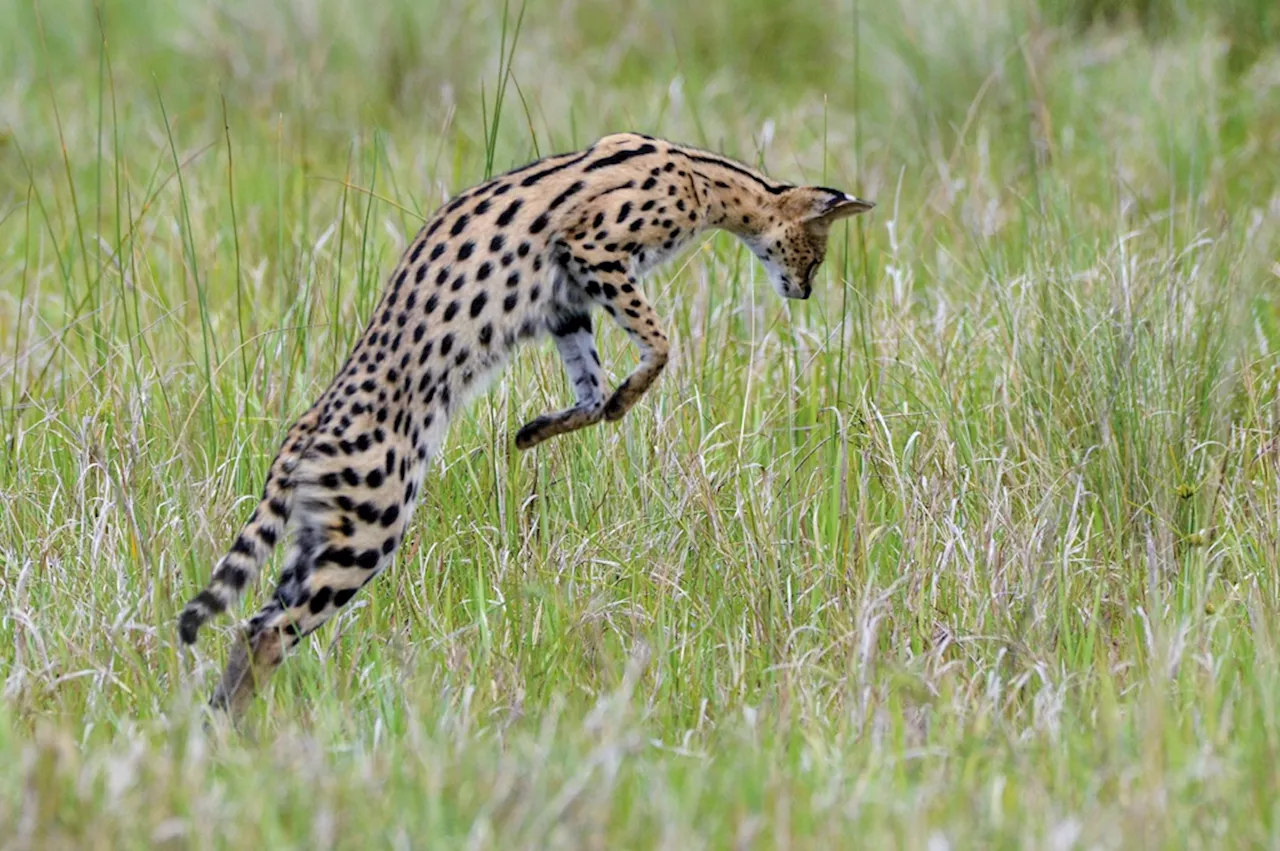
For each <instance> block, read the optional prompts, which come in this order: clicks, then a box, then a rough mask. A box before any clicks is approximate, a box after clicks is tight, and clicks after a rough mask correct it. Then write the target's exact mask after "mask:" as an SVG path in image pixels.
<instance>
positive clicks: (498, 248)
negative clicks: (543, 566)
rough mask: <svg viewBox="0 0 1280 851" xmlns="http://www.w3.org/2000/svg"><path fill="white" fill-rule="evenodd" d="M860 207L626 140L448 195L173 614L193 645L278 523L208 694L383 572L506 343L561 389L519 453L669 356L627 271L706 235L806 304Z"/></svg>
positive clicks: (269, 658)
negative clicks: (533, 343)
mask: <svg viewBox="0 0 1280 851" xmlns="http://www.w3.org/2000/svg"><path fill="white" fill-rule="evenodd" d="M872 206H873V205H872V204H871V203H870V202H867V201H862V200H859V199H858V198H855V197H853V196H851V195H848V194H846V193H844V192H841V191H839V190H835V189H827V188H824V187H816V186H791V185H787V184H783V183H778V182H776V181H773V180H771V179H770V178H768V177H766V176H765V175H763V174H761V173H760V172H758V171H756V170H755V169H752V168H750V167H748V166H746V165H743V164H742V163H739V162H736V161H734V160H731V159H728V158H725V157H723V156H720V155H718V154H714V153H710V152H707V151H702V150H698V149H695V148H690V147H686V146H683V145H679V144H675V143H672V142H668V141H664V140H661V139H655V138H652V137H650V136H643V135H639V134H630V133H623V134H616V135H611V136H606V137H604V138H602V139H600V140H599V141H598V142H596V143H595V144H594V145H592V146H591V147H589V148H587V149H586V150H584V151H580V152H576V153H569V154H560V155H557V156H552V157H548V158H546V159H543V160H539V161H538V162H535V163H532V164H530V165H527V166H524V167H522V168H519V169H516V170H514V171H511V172H508V173H506V174H504V175H501V176H499V177H496V178H493V179H492V180H489V181H487V182H485V183H482V184H480V185H479V186H476V187H473V188H471V189H468V190H467V191H465V192H462V193H461V194H459V195H457V196H456V197H454V198H453V199H451V200H450V201H449V202H448V203H447V204H445V205H444V206H443V207H442V208H441V209H439V210H437V211H436V212H435V213H434V214H433V215H432V216H431V218H430V219H429V220H428V221H427V223H426V225H425V226H424V227H423V228H422V230H421V232H419V233H418V234H417V236H416V237H415V238H414V239H413V241H412V243H411V244H410V245H409V247H408V249H407V250H406V251H405V254H404V256H403V257H402V258H401V260H400V262H399V263H398V265H397V266H396V268H395V270H394V272H393V273H392V276H391V279H390V282H389V285H388V286H387V288H386V291H385V292H384V293H383V295H382V298H381V301H380V302H379V304H378V306H377V308H376V310H375V311H374V315H373V316H372V318H371V320H370V321H369V324H368V327H367V328H366V329H365V331H364V334H363V335H362V336H361V337H360V339H359V341H358V342H357V343H356V345H355V348H354V349H353V351H352V352H351V354H350V356H349V357H348V358H347V360H346V363H344V364H343V366H342V369H341V370H340V372H339V374H338V376H337V378H335V379H334V381H333V383H332V384H330V385H329V387H328V388H327V389H326V390H325V391H324V393H323V394H321V396H320V398H319V399H318V400H317V401H316V402H315V404H314V405H312V406H311V408H310V409H309V410H308V411H307V412H306V413H305V414H303V415H302V417H301V418H300V419H299V420H298V421H297V422H296V423H294V425H293V426H292V427H291V428H290V429H289V432H288V434H287V436H286V437H285V441H284V444H283V447H282V448H281V450H280V452H279V454H278V455H277V456H276V458H275V460H274V461H273V462H272V463H271V467H270V469H269V471H268V474H267V481H266V486H265V488H264V491H263V494H262V500H261V502H259V503H258V506H257V508H255V509H254V511H253V513H252V514H251V515H250V517H249V520H248V522H247V523H246V524H245V526H244V528H243V530H242V531H241V532H240V534H239V535H238V536H237V537H236V539H235V542H234V543H233V544H232V546H231V549H230V551H229V552H227V554H226V555H225V556H223V558H222V560H221V561H219V562H218V565H217V567H216V568H215V569H214V571H213V578H212V580H211V582H210V583H209V586H208V587H207V588H205V590H203V591H201V592H200V593H199V594H198V595H196V597H195V598H194V599H192V600H191V602H190V603H188V604H187V606H186V608H185V609H184V610H183V612H182V615H181V618H180V621H179V632H180V635H181V638H182V640H183V641H184V642H185V643H187V644H191V643H194V642H195V640H196V635H197V633H198V631H199V629H200V627H201V626H202V625H203V624H204V623H205V622H206V621H207V620H209V618H211V617H213V616H214V615H216V614H218V613H220V612H223V611H225V610H226V609H227V607H228V606H230V604H231V603H232V602H233V601H234V600H235V599H236V598H237V596H238V595H239V594H240V593H241V592H242V591H243V590H244V588H245V587H246V586H247V585H248V584H249V583H250V582H252V581H253V580H254V578H255V577H256V575H257V574H258V572H259V571H260V569H261V567H262V565H263V564H264V563H265V562H266V560H267V558H268V556H269V555H270V553H271V550H272V549H273V548H274V546H275V544H276V542H277V541H280V540H282V539H283V537H284V536H285V534H286V532H288V533H290V535H291V540H290V542H289V549H288V554H287V557H286V559H285V565H284V570H283V572H282V573H281V576H280V580H279V583H278V584H277V586H276V589H275V592H274V593H273V594H272V596H271V599H270V600H269V601H268V602H267V603H266V604H265V605H264V606H263V607H262V609H261V610H260V611H259V612H258V613H257V614H255V615H254V616H253V617H252V618H251V619H250V620H249V621H248V623H247V624H246V625H245V627H244V630H243V636H242V637H243V640H242V641H239V642H238V643H237V646H236V648H235V649H234V651H233V653H232V657H231V659H230V662H229V664H228V666H227V669H226V671H225V673H224V674H223V677H222V681H221V683H220V684H219V686H218V688H217V690H216V691H215V693H214V695H213V699H212V703H213V705H214V706H216V707H220V708H228V709H231V710H232V711H235V712H238V711H240V710H241V709H243V707H244V706H245V705H246V703H247V701H248V700H249V699H250V698H251V697H252V695H253V692H254V689H255V687H256V685H258V684H260V683H261V681H262V680H263V678H264V677H265V676H266V675H267V674H269V673H270V671H271V670H273V669H274V668H275V667H276V666H277V665H278V664H279V663H280V661H281V660H282V658H283V656H284V654H285V652H286V651H287V650H288V649H289V648H291V647H293V646H294V645H295V644H297V643H298V641H299V640H300V639H301V638H302V637H303V636H305V635H307V634H309V633H311V632H313V631H314V630H316V629H317V628H319V627H320V626H321V625H322V624H323V623H324V622H325V621H326V620H328V619H329V618H331V617H332V616H333V615H334V613H335V612H337V611H338V610H339V609H341V608H342V607H343V606H344V605H346V604H347V603H348V602H349V601H350V600H351V598H352V597H353V596H354V595H355V593H356V592H357V591H358V590H359V589H360V588H361V587H363V586H364V585H365V584H367V583H368V582H369V581H370V580H372V579H373V577H375V576H377V575H378V573H380V572H381V571H382V570H383V569H385V568H386V566H387V565H388V563H389V562H390V561H391V558H392V556H393V554H394V553H395V551H396V548H397V547H398V546H399V545H400V542H401V540H402V539H403V537H404V533H405V529H406V528H407V527H408V524H409V520H410V517H411V516H412V514H413V507H414V503H415V502H416V500H417V497H418V494H419V492H420V489H421V487H422V477H423V471H424V469H425V464H426V461H427V460H428V459H429V458H431V457H432V455H433V453H435V452H436V450H437V449H438V448H439V446H440V444H441V442H442V440H443V439H444V435H445V429H446V426H447V424H448V422H449V420H450V418H451V417H452V415H453V414H454V413H455V412H457V411H458V410H459V408H460V407H461V406H462V405H463V404H464V402H465V401H466V400H467V399H468V398H469V397H470V396H472V395H474V394H475V393H477V392H478V391H480V390H481V389H482V388H483V387H484V386H485V384H486V383H487V380H488V379H489V378H490V377H491V376H492V375H494V374H495V373H496V372H497V370H498V368H499V367H501V365H502V364H503V362H504V361H505V360H506V359H507V357H508V356H509V355H510V353H511V352H512V350H513V349H515V348H516V346H517V345H518V344H519V343H521V342H523V341H526V340H531V339H534V338H537V337H540V336H542V335H543V334H546V333H549V334H550V335H551V336H552V338H553V339H554V341H555V344H556V348H557V349H558V351H559V353H560V356H561V359H562V360H563V362H564V367H565V370H566V372H567V374H568V377H569V380H570V383H571V384H572V386H573V388H574V395H575V401H574V404H573V405H572V406H570V407H568V408H565V409H564V410H559V411H554V412H550V413H546V414H543V415H542V416H540V417H537V418H536V419H534V420H533V421H532V422H530V423H528V424H527V425H525V426H524V427H523V428H521V429H520V430H519V432H518V433H517V434H516V436H515V442H516V445H517V446H518V447H519V448H520V449H529V448H530V447H533V446H536V445H537V444H539V443H541V442H543V441H544V440H547V439H548V438H551V437H554V436H556V435H559V434H565V433H567V432H571V431H575V430H577V429H580V428H584V427H586V426H590V425H593V424H595V423H598V422H600V421H601V420H617V419H619V418H621V417H622V416H623V415H625V414H626V413H627V411H628V410H630V409H631V407H632V406H633V405H635V403H636V401H637V400H638V399H639V398H640V397H641V396H642V395H643V394H644V393H645V391H646V390H648V389H649V387H650V386H651V385H652V384H653V382H654V380H655V379H656V378H657V377H658V374H659V373H660V372H661V371H662V368H663V365H664V364H665V363H666V362H667V356H668V350H669V341H668V338H667V335H666V333H665V332H664V331H663V330H662V326H661V324H660V323H659V321H658V316H657V314H656V313H655V312H654V310H653V308H652V307H651V306H650V304H649V302H648V301H647V300H646V298H645V296H644V293H643V292H641V290H640V288H639V285H638V283H637V280H638V278H639V277H640V276H641V275H643V273H645V272H646V271H648V270H651V269H653V268H654V267H655V266H657V265H659V264H660V263H662V262H664V261H666V260H668V259H670V258H671V257H672V256H673V255H674V254H676V253H677V252H679V251H680V250H681V249H682V248H683V247H685V246H686V245H687V244H688V243H689V241H690V240H692V239H693V238H694V237H695V236H697V235H698V234H699V233H701V232H703V231H706V230H708V229H721V230H727V231H730V232H731V233H733V234H735V235H737V236H738V237H739V238H741V239H742V240H743V242H745V243H746V244H747V245H748V246H749V247H750V248H751V250H752V251H753V252H754V253H755V255H756V256H757V257H759V258H760V260H761V262H762V263H763V265H764V267H765V269H766V270H767V272H768V275H769V279H770V281H771V282H772V284H773V286H774V288H775V289H776V290H777V291H778V293H779V294H780V295H782V296H784V297H786V298H808V297H809V294H810V292H811V291H812V282H813V277H814V273H815V271H816V270H817V268H818V265H819V264H820V263H821V262H822V260H823V257H824V256H825V253H826V243H827V232H828V229H829V228H830V226H831V224H832V223H833V222H834V221H836V220H837V219H840V218H842V217H845V216H850V215H854V214H856V213H861V212H863V211H865V210H869V209H871V207H872ZM597 307H599V308H603V309H604V311H605V312H606V313H607V314H608V315H609V316H610V317H612V318H613V319H614V320H615V321H616V322H617V323H618V324H619V325H620V326H622V328H623V329H624V330H625V331H626V332H627V333H628V334H629V335H630V336H631V339H632V340H634V341H635V344H636V345H637V346H638V347H639V350H640V355H641V357H640V362H639V365H638V366H637V368H636V369H635V371H634V372H633V373H632V374H631V375H629V376H628V377H627V378H626V379H625V380H624V381H622V383H621V384H620V385H619V386H618V387H617V388H616V389H615V390H613V391H612V392H611V393H609V392H606V390H605V387H604V384H603V376H602V371H601V367H600V357H599V355H598V353H597V351H596V346H595V341H594V337H593V334H592V322H591V315H592V311H593V310H594V309H595V308H597Z"/></svg>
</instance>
